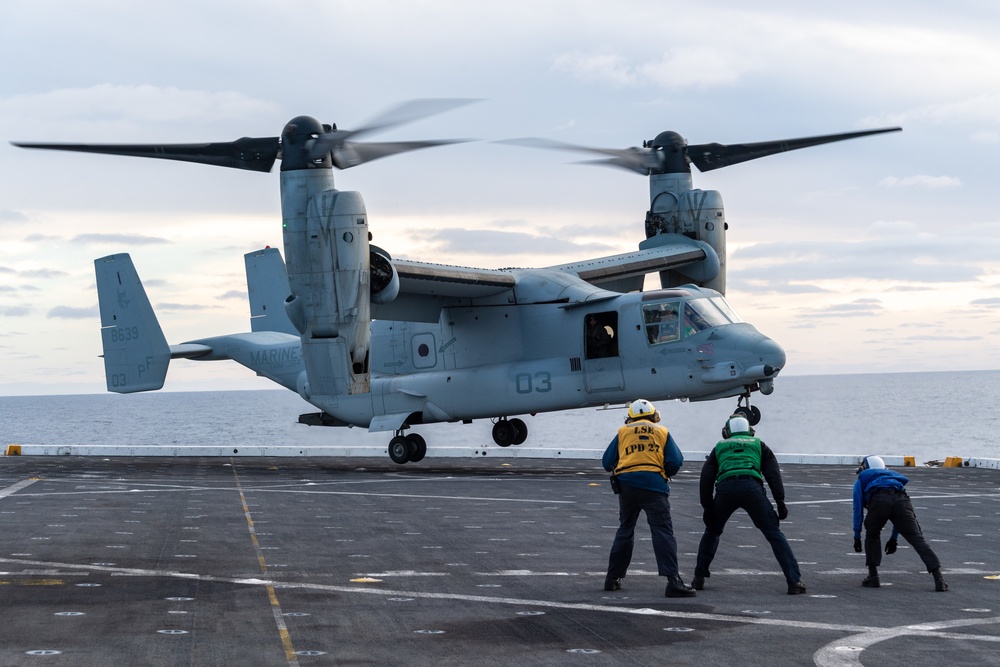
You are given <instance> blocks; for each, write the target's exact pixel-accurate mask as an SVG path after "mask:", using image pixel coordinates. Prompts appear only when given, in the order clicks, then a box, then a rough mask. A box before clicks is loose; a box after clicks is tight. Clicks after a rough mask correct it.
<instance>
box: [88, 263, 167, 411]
mask: <svg viewBox="0 0 1000 667" xmlns="http://www.w3.org/2000/svg"><path fill="white" fill-rule="evenodd" d="M94 269H95V271H96V273H97V299H98V302H99V304H100V311H101V343H102V344H103V346H104V374H105V377H106V379H107V383H108V391H113V392H116V393H119V394H129V393H132V392H136V391H151V390H154V389H159V388H161V387H162V386H163V381H164V379H165V378H166V376H167V365H168V364H169V363H170V346H168V345H167V340H166V338H165V337H164V336H163V331H162V330H161V329H160V324H159V322H157V321H156V315H155V314H154V313H153V307H152V306H151V305H150V303H149V299H148V298H147V297H146V290H144V289H143V287H142V282H141V281H140V280H139V274H138V273H136V270H135V266H134V265H133V264H132V258H131V257H129V256H128V254H125V253H122V254H119V255H108V256H107V257H101V258H100V259H95V260H94Z"/></svg>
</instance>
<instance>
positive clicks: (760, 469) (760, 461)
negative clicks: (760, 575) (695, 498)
mask: <svg viewBox="0 0 1000 667" xmlns="http://www.w3.org/2000/svg"><path fill="white" fill-rule="evenodd" d="M722 437H723V440H720V441H719V442H718V443H717V444H716V445H715V449H713V450H712V453H711V454H709V455H708V458H706V459H705V465H704V466H702V468H701V494H700V495H701V506H702V508H704V510H705V513H704V521H705V534H704V535H702V536H701V543H700V544H699V545H698V563H697V565H696V567H695V569H694V580H693V581H692V582H691V585H692V586H694V588H695V590H699V591H700V590H702V589H703V588H704V587H705V579H706V578H708V577H709V576H711V575H710V574H709V571H708V568H709V566H710V565H711V564H712V560H713V559H714V558H715V551H716V549H718V548H719V538H720V537H721V536H722V529H723V528H725V526H726V522H727V521H729V517H731V516H732V515H733V512H735V511H736V510H738V509H742V510H744V511H745V512H746V513H747V514H749V515H750V520H751V521H753V525H754V526H756V527H757V530H759V531H760V532H761V533H763V535H764V537H765V538H767V541H768V542H769V543H770V544H771V550H772V551H773V552H774V557H775V558H776V559H777V561H778V564H779V565H780V566H781V571H782V572H783V573H784V574H785V581H786V582H787V583H788V594H789V595H799V594H801V593H805V592H806V587H805V585H803V583H802V582H801V581H799V564H798V561H796V560H795V554H793V553H792V548H791V547H790V546H789V545H788V540H787V539H786V538H785V534H784V533H782V532H781V528H780V527H779V522H780V521H783V520H784V519H785V518H786V517H788V508H787V507H785V487H784V484H782V481H781V469H780V468H779V467H778V459H776V458H775V457H774V453H773V452H772V451H771V450H770V449H769V448H768V446H767V445H765V444H764V443H763V442H761V440H760V438H757V437H755V436H754V432H753V429H752V428H750V422H749V421H747V418H746V417H744V416H743V415H739V414H736V415H733V416H732V417H730V418H729V420H728V421H726V425H725V426H724V427H723V428H722ZM764 480H767V485H768V486H769V487H771V494H772V495H773V496H774V502H775V503H777V505H778V511H777V513H775V511H774V508H773V507H772V506H771V503H770V501H768V499H767V493H766V492H765V491H764ZM713 490H714V491H715V494H714V497H713V494H712V491H713Z"/></svg>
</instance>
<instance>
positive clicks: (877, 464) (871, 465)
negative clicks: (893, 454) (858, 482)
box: [858, 455, 885, 473]
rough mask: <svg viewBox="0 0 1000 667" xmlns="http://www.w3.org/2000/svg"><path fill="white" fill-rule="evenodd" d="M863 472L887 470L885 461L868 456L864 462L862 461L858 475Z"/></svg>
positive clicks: (878, 457) (879, 457)
mask: <svg viewBox="0 0 1000 667" xmlns="http://www.w3.org/2000/svg"><path fill="white" fill-rule="evenodd" d="M862 470H885V461H883V460H882V457H881V456H875V455H872V456H866V457H865V458H864V460H863V461H861V467H860V468H858V473H860V472H861V471H862Z"/></svg>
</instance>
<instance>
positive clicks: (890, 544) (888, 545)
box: [885, 540, 898, 554]
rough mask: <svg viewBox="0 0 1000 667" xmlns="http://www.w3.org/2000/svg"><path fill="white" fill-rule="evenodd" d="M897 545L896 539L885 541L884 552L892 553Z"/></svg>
mask: <svg viewBox="0 0 1000 667" xmlns="http://www.w3.org/2000/svg"><path fill="white" fill-rule="evenodd" d="M897 546H898V543H897V542H896V540H889V541H888V542H886V543H885V553H886V554H894V553H896V547H897Z"/></svg>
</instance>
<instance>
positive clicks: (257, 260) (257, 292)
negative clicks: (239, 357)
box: [243, 248, 299, 336]
mask: <svg viewBox="0 0 1000 667" xmlns="http://www.w3.org/2000/svg"><path fill="white" fill-rule="evenodd" d="M243 260H244V262H245V263H246V267H247V292H248V294H249V296H250V330H251V331H278V332H281V333H286V334H291V335H293V336H298V335H299V332H298V331H297V330H296V329H295V327H294V326H292V322H291V320H289V319H288V313H287V312H286V311H285V299H287V298H288V295H289V294H291V293H292V290H291V289H289V287H288V273H287V271H286V270H285V263H284V261H282V259H281V253H280V252H278V249H277V248H264V249H263V250H256V251H254V252H248V253H247V254H245V255H244V256H243Z"/></svg>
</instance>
